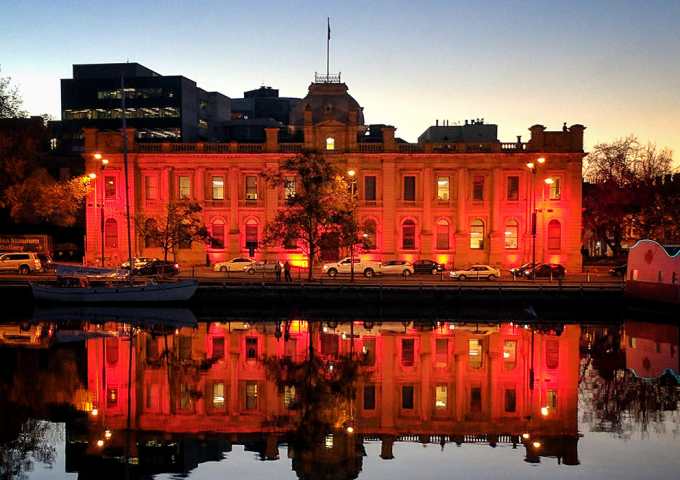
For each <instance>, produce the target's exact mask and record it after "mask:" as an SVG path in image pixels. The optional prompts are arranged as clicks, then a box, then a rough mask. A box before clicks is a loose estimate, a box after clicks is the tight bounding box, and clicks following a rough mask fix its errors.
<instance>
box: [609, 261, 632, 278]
mask: <svg viewBox="0 0 680 480" xmlns="http://www.w3.org/2000/svg"><path fill="white" fill-rule="evenodd" d="M627 272H628V264H627V263H624V264H623V265H619V266H618V267H614V268H612V269H611V270H609V271H608V272H607V273H608V274H609V275H611V276H612V277H618V276H621V277H625V276H626V273H627Z"/></svg>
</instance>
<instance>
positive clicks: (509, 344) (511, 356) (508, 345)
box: [503, 340, 517, 370]
mask: <svg viewBox="0 0 680 480" xmlns="http://www.w3.org/2000/svg"><path fill="white" fill-rule="evenodd" d="M503 362H504V363H505V368H507V369H508V370H511V369H513V368H515V364H516V363H517V342H516V341H515V340H506V341H505V344H504V345H503Z"/></svg>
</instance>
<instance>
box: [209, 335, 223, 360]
mask: <svg viewBox="0 0 680 480" xmlns="http://www.w3.org/2000/svg"><path fill="white" fill-rule="evenodd" d="M212 358H213V359H215V360H224V337H212Z"/></svg>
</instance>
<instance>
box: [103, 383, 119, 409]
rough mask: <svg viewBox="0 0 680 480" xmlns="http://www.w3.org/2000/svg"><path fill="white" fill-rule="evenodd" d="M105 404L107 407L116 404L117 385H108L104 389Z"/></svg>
mask: <svg viewBox="0 0 680 480" xmlns="http://www.w3.org/2000/svg"><path fill="white" fill-rule="evenodd" d="M106 405H107V406H109V407H115V406H116V405H118V387H108V388H107V389H106Z"/></svg>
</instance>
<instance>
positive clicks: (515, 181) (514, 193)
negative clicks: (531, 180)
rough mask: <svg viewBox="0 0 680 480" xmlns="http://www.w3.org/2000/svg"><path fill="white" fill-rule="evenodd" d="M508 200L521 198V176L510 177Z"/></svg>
mask: <svg viewBox="0 0 680 480" xmlns="http://www.w3.org/2000/svg"><path fill="white" fill-rule="evenodd" d="M508 200H509V201H514V200H519V177H514V176H513V177H508Z"/></svg>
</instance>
